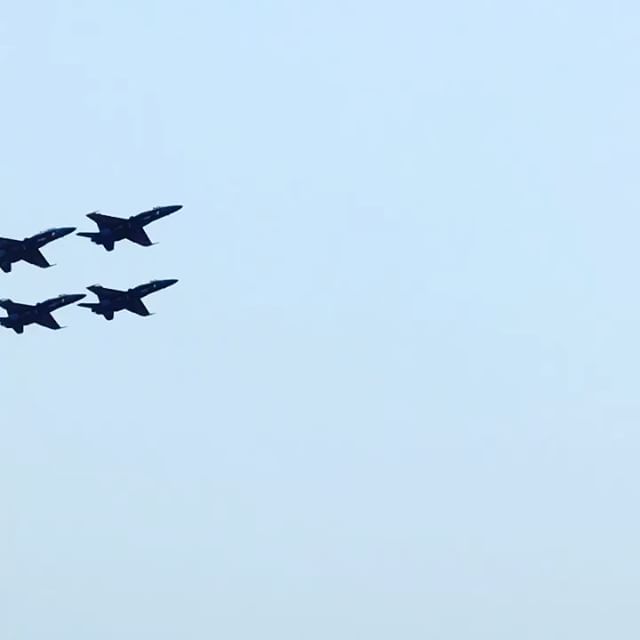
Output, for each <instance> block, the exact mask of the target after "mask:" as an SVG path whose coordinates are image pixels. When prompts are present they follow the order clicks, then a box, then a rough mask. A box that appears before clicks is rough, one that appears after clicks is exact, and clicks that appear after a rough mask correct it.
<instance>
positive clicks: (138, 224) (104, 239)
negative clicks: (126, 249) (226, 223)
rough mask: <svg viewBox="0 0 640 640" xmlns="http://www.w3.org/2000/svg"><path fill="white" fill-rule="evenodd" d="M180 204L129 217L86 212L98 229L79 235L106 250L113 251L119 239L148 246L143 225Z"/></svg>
mask: <svg viewBox="0 0 640 640" xmlns="http://www.w3.org/2000/svg"><path fill="white" fill-rule="evenodd" d="M180 209H182V205H179V204H174V205H170V206H168V207H155V208H153V209H150V210H149V211H143V212H142V213H138V214H137V215H135V216H131V217H130V218H116V217H115V216H105V215H103V214H102V213H99V212H98V211H94V212H93V213H88V214H87V218H89V219H90V220H93V221H94V222H95V223H96V224H97V225H98V231H94V232H90V231H80V232H79V233H78V235H79V236H82V237H83V238H90V239H91V242H95V244H97V245H101V246H103V247H104V248H105V249H106V250H107V251H113V249H114V246H115V243H116V242H118V241H120V240H129V241H131V242H135V243H136V244H139V245H141V246H143V247H150V246H151V245H152V244H153V242H151V240H150V238H149V236H148V235H147V233H146V231H145V230H144V227H146V226H147V225H148V224H150V223H151V222H155V221H156V220H158V219H159V218H164V217H165V216H168V215H170V214H172V213H175V212H176V211H180Z"/></svg>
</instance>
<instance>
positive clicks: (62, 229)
mask: <svg viewBox="0 0 640 640" xmlns="http://www.w3.org/2000/svg"><path fill="white" fill-rule="evenodd" d="M75 230H76V227H60V228H59V229H58V230H57V233H58V235H59V236H60V237H61V238H64V236H68V235H69V234H70V233H73V232H74V231H75Z"/></svg>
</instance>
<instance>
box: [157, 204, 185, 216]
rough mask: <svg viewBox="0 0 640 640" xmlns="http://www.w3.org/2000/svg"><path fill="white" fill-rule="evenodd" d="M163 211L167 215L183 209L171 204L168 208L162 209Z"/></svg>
mask: <svg viewBox="0 0 640 640" xmlns="http://www.w3.org/2000/svg"><path fill="white" fill-rule="evenodd" d="M161 209H162V211H163V212H164V213H166V214H170V213H175V212H176V211H180V209H182V205H181V204H171V205H168V206H166V207H161Z"/></svg>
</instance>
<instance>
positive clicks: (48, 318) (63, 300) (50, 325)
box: [0, 293, 86, 333]
mask: <svg viewBox="0 0 640 640" xmlns="http://www.w3.org/2000/svg"><path fill="white" fill-rule="evenodd" d="M82 298H86V294H84V293H79V294H73V295H61V296H58V297H57V298H51V299H50V300H45V301H44V302H39V303H38V304H33V305H32V304H20V303H18V302H13V300H0V307H1V308H2V309H4V310H5V311H6V312H7V313H8V314H9V315H7V316H6V317H4V318H0V325H2V326H3V327H6V328H7V329H13V330H14V331H15V332H16V333H22V332H23V331H24V328H25V327H26V326H27V325H29V324H39V325H41V326H43V327H46V328H47V329H62V328H63V327H61V326H60V325H59V324H58V323H57V322H56V319H55V318H54V317H53V316H52V315H51V314H52V312H54V311H56V309H60V308H61V307H66V306H67V305H69V304H73V303H74V302H78V300H82Z"/></svg>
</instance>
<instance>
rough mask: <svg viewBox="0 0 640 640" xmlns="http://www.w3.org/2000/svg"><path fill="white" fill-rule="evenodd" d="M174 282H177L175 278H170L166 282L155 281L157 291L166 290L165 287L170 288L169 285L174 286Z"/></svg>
mask: <svg viewBox="0 0 640 640" xmlns="http://www.w3.org/2000/svg"><path fill="white" fill-rule="evenodd" d="M176 282H178V280H177V279H176V278H170V279H168V280H157V285H156V286H157V287H158V288H159V289H166V288H167V287H170V286H171V285H174V284H175V283H176Z"/></svg>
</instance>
